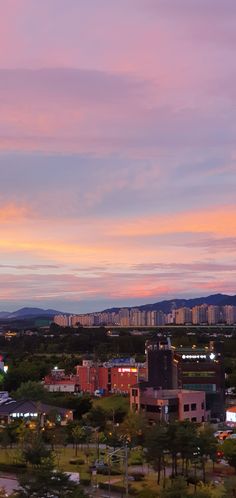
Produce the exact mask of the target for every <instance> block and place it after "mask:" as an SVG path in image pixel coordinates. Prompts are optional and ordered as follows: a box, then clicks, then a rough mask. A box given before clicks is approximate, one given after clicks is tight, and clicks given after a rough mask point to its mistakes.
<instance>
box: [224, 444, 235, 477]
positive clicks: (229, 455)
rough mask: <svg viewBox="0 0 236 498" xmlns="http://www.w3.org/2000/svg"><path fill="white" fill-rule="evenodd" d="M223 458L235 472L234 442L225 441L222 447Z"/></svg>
mask: <svg viewBox="0 0 236 498" xmlns="http://www.w3.org/2000/svg"><path fill="white" fill-rule="evenodd" d="M222 450H223V452H224V457H225V459H226V460H227V462H228V463H229V465H230V466H231V467H233V468H234V470H235V471H236V440H235V439H226V440H225V441H224V443H223V445H222Z"/></svg>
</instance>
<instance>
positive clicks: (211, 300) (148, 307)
mask: <svg viewBox="0 0 236 498" xmlns="http://www.w3.org/2000/svg"><path fill="white" fill-rule="evenodd" d="M200 304H213V305H218V306H225V305H226V304H231V305H234V306H236V295H235V296H228V295H227V294H212V295H210V296H205V297H196V298H193V299H177V298H176V299H169V300H165V301H159V302H157V303H153V304H142V305H139V306H129V307H128V306H122V307H119V308H118V307H114V308H108V309H106V310H104V311H105V312H112V311H113V312H119V310H120V309H122V308H128V309H131V308H136V309H139V310H141V311H163V312H164V313H169V312H170V311H171V310H172V309H173V308H181V307H183V306H186V307H188V308H192V307H193V306H196V305H200ZM61 314H63V315H70V314H71V313H65V312H63V311H58V310H54V309H46V310H45V309H42V308H30V307H26V308H21V309H19V310H16V311H14V312H9V311H0V320H26V319H31V318H40V317H42V318H48V319H51V318H52V317H53V316H54V315H61Z"/></svg>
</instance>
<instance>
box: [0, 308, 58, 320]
mask: <svg viewBox="0 0 236 498" xmlns="http://www.w3.org/2000/svg"><path fill="white" fill-rule="evenodd" d="M61 313H62V311H57V310H53V309H47V310H44V309H42V308H21V309H19V310H17V311H14V312H9V311H0V319H2V320H14V319H22V320H23V319H25V318H34V317H53V316H54V315H57V314H61Z"/></svg>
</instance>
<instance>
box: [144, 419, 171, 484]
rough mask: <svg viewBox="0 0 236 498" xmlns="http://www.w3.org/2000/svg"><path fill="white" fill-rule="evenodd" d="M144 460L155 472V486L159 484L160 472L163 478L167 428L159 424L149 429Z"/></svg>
mask: <svg viewBox="0 0 236 498" xmlns="http://www.w3.org/2000/svg"><path fill="white" fill-rule="evenodd" d="M146 448H147V453H146V458H147V461H148V462H150V463H151V464H152V465H153V467H154V469H155V470H157V484H160V479H161V470H162V469H163V470H164V476H165V457H164V455H165V451H166V450H167V448H168V437H167V427H166V426H165V425H162V424H159V425H155V426H154V427H152V428H151V429H150V431H149V432H148V435H147V436H146Z"/></svg>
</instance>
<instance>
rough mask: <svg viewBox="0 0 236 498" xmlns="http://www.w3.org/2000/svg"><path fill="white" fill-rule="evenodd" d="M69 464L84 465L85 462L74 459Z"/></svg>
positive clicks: (80, 459)
mask: <svg viewBox="0 0 236 498" xmlns="http://www.w3.org/2000/svg"><path fill="white" fill-rule="evenodd" d="M69 463H70V464H71V465H84V463H85V461H84V460H83V459H82V458H72V459H71V460H69Z"/></svg>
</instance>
